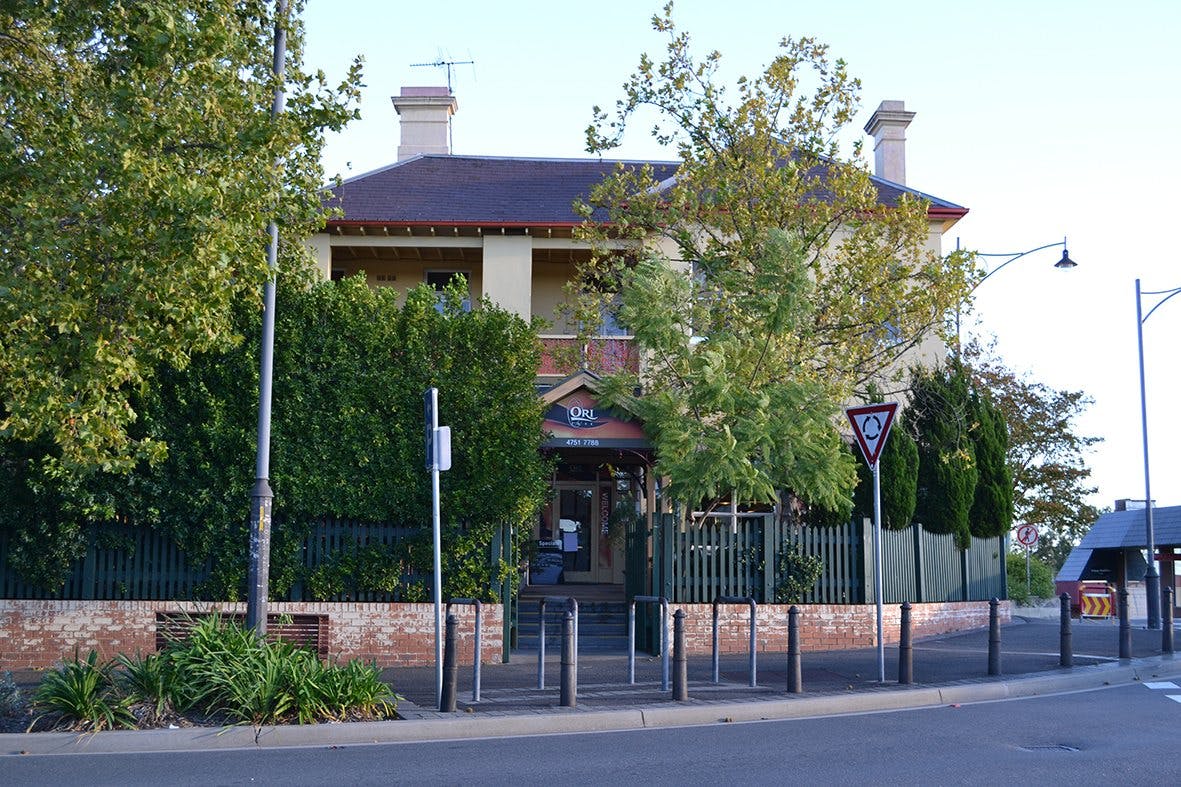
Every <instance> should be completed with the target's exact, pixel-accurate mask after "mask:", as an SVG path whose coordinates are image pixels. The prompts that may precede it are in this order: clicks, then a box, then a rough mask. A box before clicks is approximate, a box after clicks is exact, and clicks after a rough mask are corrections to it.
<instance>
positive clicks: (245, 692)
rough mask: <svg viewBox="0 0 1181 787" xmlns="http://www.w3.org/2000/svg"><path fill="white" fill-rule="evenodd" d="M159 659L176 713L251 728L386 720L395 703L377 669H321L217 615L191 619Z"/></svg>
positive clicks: (294, 650) (356, 665) (310, 657)
mask: <svg viewBox="0 0 1181 787" xmlns="http://www.w3.org/2000/svg"><path fill="white" fill-rule="evenodd" d="M164 658H166V659H167V660H168V662H169V663H170V665H171V671H172V672H171V679H172V682H173V683H172V688H171V690H170V694H171V697H172V701H173V703H174V704H175V705H176V707H177V708H180V709H183V710H190V709H191V710H197V711H199V712H202V713H208V714H211V715H224V716H227V717H229V718H231V719H234V720H235V721H238V722H241V723H246V724H253V725H255V726H261V725H264V724H276V723H282V722H285V721H291V720H294V721H297V722H298V723H300V724H309V723H313V722H317V721H324V720H337V721H339V720H342V719H345V718H348V717H353V716H361V717H365V718H385V717H388V716H390V715H392V714H393V712H394V710H395V708H396V707H397V702H398V700H399V699H401V698H400V697H398V696H397V695H396V694H394V693H393V692H391V691H390V688H389V686H387V685H386V684H385V683H383V682H382V681H381V678H380V676H379V673H378V670H377V667H376V666H372V665H367V664H363V663H361V662H357V661H352V662H349V663H348V664H346V665H344V666H339V665H333V664H324V663H323V662H321V661H320V659H319V658H318V657H317V656H316V654H314V653H312V652H311V651H309V650H306V649H303V648H298V647H296V646H294V645H292V644H290V643H288V642H282V641H270V640H265V639H260V638H258V637H257V636H255V634H254V632H252V631H250V630H247V629H244V628H243V627H242V626H240V625H238V624H237V623H235V622H234V621H232V620H227V619H225V618H221V617H219V616H217V615H211V616H209V617H206V618H202V619H200V620H198V621H196V622H195V624H194V625H193V627H192V629H191V631H190V633H189V636H188V638H187V639H185V640H183V641H176V642H173V643H170V644H169V646H168V648H167V649H166V651H165V653H164Z"/></svg>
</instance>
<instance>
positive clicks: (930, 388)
mask: <svg viewBox="0 0 1181 787" xmlns="http://www.w3.org/2000/svg"><path fill="white" fill-rule="evenodd" d="M974 415H975V413H974V412H973V407H972V402H971V396H970V389H969V384H968V378H967V376H966V375H965V374H964V372H963V369H962V367H961V366H960V365H959V363H958V361H955V360H952V361H950V362H949V363H947V364H945V365H943V366H940V367H938V368H934V369H915V370H914V371H913V376H912V380H911V400H910V405H909V407H908V408H907V419H908V421H909V423H910V426H911V429H912V430H913V433H914V438H915V442H916V443H917V444H918V454H919V467H918V492H917V497H916V507H915V518H916V519H917V520H918V521H919V522H920V523H922V525H923V527H924V528H926V529H927V530H930V531H931V532H933V533H952V534H953V535H954V536H955V539H956V543H957V544H958V545H959V546H960V548H966V547H967V546H968V545H969V544H970V543H971V527H970V524H969V522H970V514H971V511H972V504H973V503H974V501H975V499H976V483H977V479H978V477H979V471H978V469H977V466H976V456H975V446H974V444H973V442H972V435H971V431H972V427H973V424H974Z"/></svg>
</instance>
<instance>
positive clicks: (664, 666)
mask: <svg viewBox="0 0 1181 787" xmlns="http://www.w3.org/2000/svg"><path fill="white" fill-rule="evenodd" d="M637 601H639V602H643V603H646V604H659V605H660V690H661V691H668V599H667V598H665V597H664V596H635V597H633V598H632V600H631V604H630V605H628V610H627V682H628V683H629V684H634V683H635V682H636V602H637Z"/></svg>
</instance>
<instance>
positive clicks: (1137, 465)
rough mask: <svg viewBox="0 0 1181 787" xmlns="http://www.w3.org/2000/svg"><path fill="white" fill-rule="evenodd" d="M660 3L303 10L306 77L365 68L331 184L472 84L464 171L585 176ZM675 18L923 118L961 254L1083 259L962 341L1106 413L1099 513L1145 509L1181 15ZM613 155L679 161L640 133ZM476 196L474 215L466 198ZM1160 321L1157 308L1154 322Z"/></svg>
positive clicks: (1009, 295) (685, 2)
mask: <svg viewBox="0 0 1181 787" xmlns="http://www.w3.org/2000/svg"><path fill="white" fill-rule="evenodd" d="M661 4H662V3H661V2H660V0H599V2H595V3H574V2H567V1H566V0H502V1H501V2H498V3H492V2H487V1H486V0H484V1H482V2H478V1H477V2H473V1H472V0H448V1H447V2H440V3H402V2H392V0H390V1H386V2H380V1H379V0H308V9H307V12H306V14H305V17H304V18H305V23H306V27H307V33H308V51H307V61H308V65H309V66H311V67H315V68H322V69H323V70H324V71H325V72H326V73H328V74H329V76H330V77H333V78H335V79H339V78H340V77H341V75H342V74H343V73H344V70H345V68H346V67H347V65H348V63H349V62H350V60H351V58H352V57H353V56H354V55H357V54H360V55H363V56H364V58H365V80H364V81H365V84H366V88H365V90H364V97H363V101H362V106H361V111H362V115H363V117H362V119H361V120H360V121H357V122H356V123H354V124H353V125H352V126H350V127H349V129H347V130H346V131H345V132H344V133H343V134H340V135H338V136H335V137H334V138H332V139H331V140H330V141H329V144H328V147H327V149H326V151H325V156H324V163H325V167H326V169H327V171H328V173H329V174H330V175H331V174H336V173H340V174H342V175H344V176H345V177H347V176H349V175H356V174H360V173H362V172H366V171H368V170H371V169H374V168H376V167H379V166H382V165H385V164H389V163H392V162H393V161H394V160H395V158H396V147H397V144H398V132H397V119H396V116H395V114H394V110H393V107H392V106H391V104H390V96H392V95H395V94H397V93H398V91H399V89H400V87H401V86H402V85H440V84H446V73H445V72H444V71H443V70H442V69H437V68H413V67H411V64H413V63H424V62H432V61H435V60H439V59H443V60H456V61H459V60H474V61H475V63H474V65H457V66H455V68H454V70H453V74H452V84H453V88H454V91H455V94H456V96H457V98H458V102H459V111H458V113H457V114H456V115H455V118H454V123H453V133H454V142H455V147H454V150H455V152H456V153H466V154H476V155H512V156H543V157H580V156H585V155H586V154H585V152H584V150H583V145H584V134H583V131H584V129H585V128H586V126H587V123H588V122H589V120H590V118H591V108H592V107H593V106H594V105H596V104H598V105H601V106H604V107H609V106H613V105H614V102H615V101H616V99H618V98H619V97H620V96H621V89H620V86H621V85H622V83H623V81H624V80H625V78H626V77H627V75H628V74H630V73H631V72H632V70H633V69H634V67H635V65H636V63H637V62H638V60H639V56H640V53H641V52H649V53H651V54H652V55H653V56H658V55H660V54H661V52H662V51H663V47H664V42H665V39H664V38H663V36H662V35H661V34H657V33H655V32H653V31H652V29H651V27H650V25H649V23H648V20H649V19H650V17H651V16H652V14H653V13H654V12H655V11H657V10H658V9H659V7H660V5H661ZM676 18H677V19H678V22H679V25H680V26H681V28H682V29H685V30H688V31H689V32H690V33H691V34H692V35H693V38H694V41H695V42H696V45H697V49H698V51H699V52H701V53H704V52H706V51H708V50H710V49H716V50H718V51H719V52H721V53H722V55H723V63H724V64H725V68H726V73H728V74H730V75H736V74H744V73H745V74H753V73H755V72H756V71H757V70H758V69H759V68H760V67H761V66H762V65H764V64H765V63H767V62H768V61H769V60H770V59H771V58H772V57H773V56H774V55H775V53H776V47H777V44H778V41H779V39H780V38H781V37H783V36H793V37H800V36H814V37H816V38H818V39H819V40H820V41H823V42H825V43H827V44H829V45H830V47H831V54H832V55H833V56H834V57H841V58H844V59H845V60H846V61H847V62H848V64H849V69H850V71H851V73H852V74H853V75H855V76H858V77H860V79H861V81H862V85H863V89H862V94H861V98H862V105H863V112H862V115H861V116H860V117H859V118H858V121H857V123H856V124H855V130H857V131H859V130H860V128H861V127H862V126H863V125H864V123H865V121H866V120H868V118H869V115H870V113H871V112H872V111H873V109H874V108H875V107H876V106H877V104H878V102H879V101H881V100H883V99H900V100H904V101H905V102H906V108H907V109H908V110H911V111H914V112H916V113H917V115H916V117H915V119H914V122H913V123H912V124H911V126H910V128H909V129H908V131H907V183H908V185H910V186H912V187H914V188H917V189H919V190H922V191H925V192H927V193H929V194H934V195H937V196H939V197H941V198H944V199H947V200H950V201H952V202H955V203H958V204H960V205H963V206H965V207H967V208H969V209H970V210H971V212H970V213H969V215H968V216H967V217H966V218H964V219H963V220H961V221H960V222H959V224H957V225H956V226H955V227H954V228H953V229H952V230H951V231H950V232H948V234H947V235H945V236H944V249H945V251H946V250H950V249H954V248H955V245H956V240H957V238H959V239H960V242H961V244H962V245H963V246H964V247H966V248H973V249H976V250H978V251H982V252H1020V251H1024V250H1026V249H1030V248H1034V247H1037V246H1041V245H1044V244H1047V243H1052V242H1055V241H1058V240H1060V239H1062V238H1063V237H1064V236H1065V237H1068V239H1069V246H1070V255H1071V257H1072V258H1073V259H1075V260H1076V261H1077V262H1078V263H1079V266H1078V267H1077V268H1075V269H1074V270H1072V271H1067V272H1063V271H1059V270H1055V269H1054V267H1053V263H1054V262H1055V261H1057V259H1058V258H1059V257H1060V256H1061V249H1060V248H1052V249H1047V250H1045V251H1042V252H1039V253H1037V254H1033V255H1030V256H1028V257H1024V258H1022V259H1020V260H1018V261H1016V262H1014V263H1013V264H1012V265H1010V266H1009V267H1008V268H1006V269H1005V270H1003V271H1001V272H1000V273H998V274H997V276H995V277H994V278H991V279H989V280H988V281H987V282H985V283H984V284H983V285H982V286H981V287H980V288H979V289H978V290H977V292H976V309H975V312H974V314H973V315H972V316H970V317H966V318H965V325H966V326H968V327H969V328H970V330H971V331H972V332H974V333H975V334H977V335H981V336H988V335H995V336H996V337H997V346H998V350H999V353H1000V354H1001V356H1002V357H1003V358H1004V359H1005V361H1006V362H1007V363H1008V364H1009V365H1010V366H1011V367H1013V368H1015V369H1019V370H1025V371H1028V372H1030V373H1031V374H1032V375H1033V376H1034V377H1035V378H1036V379H1038V380H1040V381H1042V382H1045V383H1047V384H1049V385H1052V386H1055V387H1058V388H1070V389H1081V390H1084V391H1086V392H1087V393H1089V394H1090V395H1091V396H1092V397H1093V398H1094V399H1095V404H1094V406H1093V407H1092V408H1091V409H1090V411H1089V412H1088V414H1087V415H1086V416H1085V417H1084V418H1083V419H1081V421H1080V423H1079V424H1078V427H1079V430H1080V432H1082V433H1084V434H1091V435H1096V436H1100V437H1102V438H1103V439H1104V442H1103V443H1101V444H1099V445H1098V446H1097V447H1096V449H1095V450H1094V451H1093V453H1092V455H1091V457H1090V464H1091V467H1092V468H1093V470H1094V481H1095V484H1096V485H1097V486H1098V487H1099V492H1098V494H1097V495H1096V496H1095V499H1094V502H1095V503H1096V504H1097V505H1100V506H1104V505H1106V506H1110V505H1111V502H1112V500H1114V499H1115V498H1117V497H1131V498H1143V497H1144V474H1143V458H1142V448H1141V432H1140V398H1139V384H1138V377H1137V355H1136V299H1135V290H1134V281H1135V279H1136V278H1137V277H1140V278H1142V279H1143V286H1144V289H1146V290H1163V289H1170V288H1174V287H1181V252H1179V251H1178V243H1177V240H1176V238H1175V236H1174V235H1173V229H1172V228H1174V227H1175V226H1176V224H1177V222H1178V215H1179V213H1181V198H1179V197H1178V194H1179V191H1178V184H1181V162H1179V160H1178V154H1177V144H1176V141H1177V140H1176V137H1177V134H1178V131H1179V130H1181V102H1179V101H1178V81H1179V78H1181V46H1178V44H1177V41H1178V38H1179V37H1181V3H1177V2H1176V0H1128V1H1127V2H1123V3H1113V2H1110V0H1024V2H1011V1H1010V0H989V2H976V3H966V2H965V3H960V2H947V1H946V0H941V1H940V2H927V1H926V0H896V2H878V1H876V0H862V1H860V2H858V1H855V0H807V2H801V1H800V0H774V1H771V0H767V1H763V0H729V1H728V2H725V3H718V2H716V0H681V1H680V2H678V3H677V5H676ZM619 154H620V155H621V156H624V157H632V158H645V157H655V158H661V159H667V158H670V157H671V155H670V154H669V153H668V152H667V151H662V150H661V149H659V148H657V147H656V146H655V143H654V142H652V141H651V140H650V138H648V137H647V136H645V134H644V130H643V129H641V128H636V129H634V130H633V133H632V137H631V139H630V140H628V142H627V144H626V146H625V147H623V148H621V149H620V151H619ZM460 197H461V195H460V194H457V198H460ZM1150 303H1151V302H1150V301H1149V300H1148V299H1145V304H1146V308H1147V307H1148V306H1149V305H1150ZM1144 330H1145V337H1144V338H1145V345H1146V347H1145V364H1146V370H1147V381H1148V417H1149V441H1150V448H1151V466H1152V492H1153V497H1154V498H1155V499H1156V501H1157V503H1158V505H1177V504H1181V404H1178V403H1177V400H1178V399H1179V398H1181V369H1179V367H1181V363H1179V361H1181V353H1179V352H1178V348H1177V344H1178V339H1181V297H1178V298H1175V299H1173V300H1172V301H1170V302H1168V303H1166V304H1165V305H1164V306H1162V307H1161V309H1160V311H1158V312H1157V313H1155V314H1154V315H1153V316H1152V318H1151V319H1150V320H1149V321H1148V322H1147V323H1146V324H1145V326H1144Z"/></svg>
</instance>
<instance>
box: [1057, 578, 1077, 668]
mask: <svg viewBox="0 0 1181 787" xmlns="http://www.w3.org/2000/svg"><path fill="white" fill-rule="evenodd" d="M1058 598H1059V600H1060V601H1061V602H1062V610H1061V613H1060V614H1059V617H1058V664H1059V666H1062V667H1073V666H1074V639H1073V635H1072V634H1071V633H1070V594H1069V593H1063V594H1062V595H1061V596H1059V597H1058Z"/></svg>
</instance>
